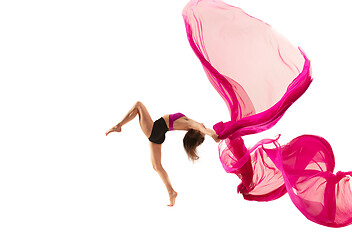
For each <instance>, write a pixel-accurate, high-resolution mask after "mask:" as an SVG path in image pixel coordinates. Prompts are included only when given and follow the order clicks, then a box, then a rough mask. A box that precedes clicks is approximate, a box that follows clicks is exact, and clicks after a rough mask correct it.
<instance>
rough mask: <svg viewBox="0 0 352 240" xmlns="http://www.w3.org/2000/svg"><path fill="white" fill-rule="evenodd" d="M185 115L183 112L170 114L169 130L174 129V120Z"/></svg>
mask: <svg viewBox="0 0 352 240" xmlns="http://www.w3.org/2000/svg"><path fill="white" fill-rule="evenodd" d="M184 116H185V115H183V114H182V113H175V114H170V115H169V131H172V130H174V122H175V121H176V120H177V119H179V118H181V117H184Z"/></svg>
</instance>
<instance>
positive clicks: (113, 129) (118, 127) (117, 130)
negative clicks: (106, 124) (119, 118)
mask: <svg viewBox="0 0 352 240" xmlns="http://www.w3.org/2000/svg"><path fill="white" fill-rule="evenodd" d="M111 132H121V125H120V124H117V125H116V126H113V127H112V128H110V130H109V131H107V132H106V133H105V135H106V136H107V135H108V134H109V133H111Z"/></svg>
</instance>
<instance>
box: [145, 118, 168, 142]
mask: <svg viewBox="0 0 352 240" xmlns="http://www.w3.org/2000/svg"><path fill="white" fill-rule="evenodd" d="M167 131H169V129H168V128H167V125H166V122H165V120H164V118H159V119H158V120H156V121H155V122H154V124H153V129H152V134H150V137H149V141H151V142H152V143H156V144H162V143H163V142H164V141H165V133H166V132H167Z"/></svg>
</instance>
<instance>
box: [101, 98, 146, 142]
mask: <svg viewBox="0 0 352 240" xmlns="http://www.w3.org/2000/svg"><path fill="white" fill-rule="evenodd" d="M137 114H138V116H139V124H140V125H141V128H142V131H143V133H144V134H145V135H146V136H147V137H149V136H150V134H151V132H152V128H153V120H152V118H151V117H150V115H149V112H148V110H147V108H146V107H145V106H144V105H143V103H141V102H136V104H134V106H133V107H132V108H131V110H130V111H128V113H127V114H126V116H125V117H124V118H123V119H122V120H121V122H119V123H118V124H117V125H116V126H114V127H112V128H111V129H110V130H108V131H107V132H106V133H105V134H106V135H108V134H109V133H111V132H121V127H122V126H123V125H125V124H126V123H128V122H129V121H131V120H132V119H134V118H135V117H136V116H137Z"/></svg>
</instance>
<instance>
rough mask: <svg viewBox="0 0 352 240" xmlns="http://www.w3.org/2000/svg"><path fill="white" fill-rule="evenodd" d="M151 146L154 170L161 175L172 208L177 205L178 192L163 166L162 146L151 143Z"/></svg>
mask: <svg viewBox="0 0 352 240" xmlns="http://www.w3.org/2000/svg"><path fill="white" fill-rule="evenodd" d="M149 146H150V156H151V160H152V164H153V168H154V170H155V171H156V172H157V173H158V174H159V176H160V178H161V180H162V181H163V183H164V184H165V186H166V189H167V191H168V193H169V198H170V204H169V205H168V206H169V207H172V206H173V205H174V204H175V200H176V197H177V192H176V191H175V190H174V189H173V188H172V186H171V182H170V179H169V176H168V175H167V173H166V171H165V170H164V168H163V166H162V165H161V144H155V143H152V142H150V143H149Z"/></svg>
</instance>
